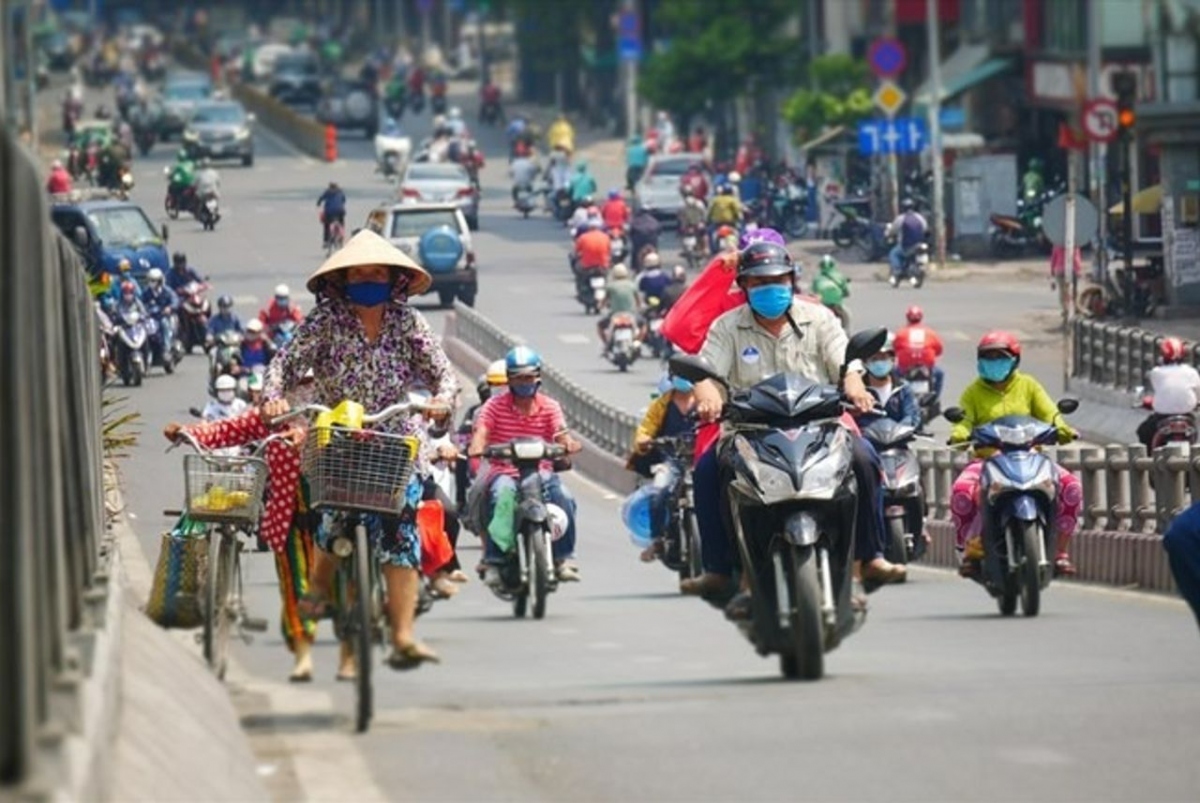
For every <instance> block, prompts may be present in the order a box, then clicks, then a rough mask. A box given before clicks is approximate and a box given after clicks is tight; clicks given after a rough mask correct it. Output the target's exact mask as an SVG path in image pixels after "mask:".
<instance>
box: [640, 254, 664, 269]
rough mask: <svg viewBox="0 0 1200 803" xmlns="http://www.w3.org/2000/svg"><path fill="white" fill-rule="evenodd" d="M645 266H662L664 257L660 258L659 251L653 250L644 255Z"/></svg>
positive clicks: (643, 265)
mask: <svg viewBox="0 0 1200 803" xmlns="http://www.w3.org/2000/svg"><path fill="white" fill-rule="evenodd" d="M642 267H643V268H658V267H662V259H661V258H659V256H658V252H657V251H651V252H650V253H648V254H646V256H644V257H642Z"/></svg>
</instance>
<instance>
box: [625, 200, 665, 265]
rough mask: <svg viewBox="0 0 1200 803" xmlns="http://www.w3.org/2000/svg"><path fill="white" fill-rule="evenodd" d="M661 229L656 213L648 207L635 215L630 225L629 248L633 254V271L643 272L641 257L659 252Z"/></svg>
mask: <svg viewBox="0 0 1200 803" xmlns="http://www.w3.org/2000/svg"><path fill="white" fill-rule="evenodd" d="M659 231H660V227H659V225H658V219H657V218H655V217H654V213H653V212H651V211H650V210H649V209H647V208H646V207H644V206H643V207H641V208H640V209H638V210H637V212H635V213H634V215H633V220H632V221H630V223H629V247H630V249H631V251H632V253H633V269H634V270H641V269H642V264H641V255H642V254H643V253H646V249H647V247H649V248H650V250H653V251H657V250H658V235H659Z"/></svg>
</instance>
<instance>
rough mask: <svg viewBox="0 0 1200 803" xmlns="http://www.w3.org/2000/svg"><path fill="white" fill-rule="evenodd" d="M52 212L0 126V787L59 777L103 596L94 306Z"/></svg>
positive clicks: (33, 786)
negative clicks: (0, 390) (0, 529)
mask: <svg viewBox="0 0 1200 803" xmlns="http://www.w3.org/2000/svg"><path fill="white" fill-rule="evenodd" d="M49 221H50V217H49V210H48V208H47V206H46V202H45V199H44V197H43V193H42V181H41V179H40V178H39V176H38V173H37V169H36V167H35V165H34V162H33V159H32V158H31V155H30V154H29V153H27V152H26V151H25V150H24V149H23V148H22V147H21V146H20V145H18V143H17V141H16V140H15V139H14V138H13V137H12V136H11V134H9V133H8V132H0V284H2V286H3V287H4V292H3V293H0V322H3V325H4V336H3V337H0V350H2V356H0V388H3V395H4V402H3V408H2V409H3V413H4V415H3V420H2V422H0V511H3V516H4V528H3V529H4V535H3V537H0V695H2V696H3V699H0V797H3V796H4V791H5V790H6V789H14V790H15V791H17V793H18V794H23V795H30V796H43V795H48V794H50V791H49V790H51V789H53V788H54V787H55V785H56V784H58V783H61V782H63V777H62V776H63V772H62V765H61V763H59V757H61V755H62V752H61V751H62V750H65V749H66V741H67V740H68V739H69V738H71V737H72V736H75V735H78V733H79V728H80V723H81V722H82V721H83V720H84V719H85V718H86V717H85V716H84V715H83V712H82V711H81V694H82V687H83V683H84V681H85V680H86V679H87V678H88V677H89V675H90V674H91V670H92V668H93V667H92V664H93V658H94V651H93V649H92V647H93V646H94V645H95V643H96V642H95V639H96V634H97V633H98V632H99V631H100V630H101V629H102V628H103V627H104V625H105V623H104V620H103V617H104V610H105V603H106V601H107V596H108V594H107V591H106V582H107V574H106V572H107V567H108V563H107V560H106V557H105V556H106V554H107V551H106V550H107V541H106V539H105V533H106V521H105V512H104V485H103V472H102V455H101V410H100V377H99V370H98V364H97V363H98V359H97V355H98V347H97V343H96V325H95V312H94V309H93V306H92V301H91V297H90V295H89V293H88V290H87V287H86V285H85V282H84V273H83V267H82V266H81V265H80V263H79V261H78V259H77V258H76V256H75V253H74V250H73V248H72V247H71V246H70V245H69V244H68V243H67V242H66V241H65V240H63V239H62V237H60V236H59V235H58V234H57V233H53V229H52V228H51V226H50V222H49Z"/></svg>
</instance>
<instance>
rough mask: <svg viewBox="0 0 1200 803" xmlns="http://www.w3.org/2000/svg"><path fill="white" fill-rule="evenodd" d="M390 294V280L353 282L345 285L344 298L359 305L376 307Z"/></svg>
mask: <svg viewBox="0 0 1200 803" xmlns="http://www.w3.org/2000/svg"><path fill="white" fill-rule="evenodd" d="M391 294H392V283H391V282H355V283H354V284H348V285H346V298H348V299H350V301H351V302H352V303H354V304H358V305H359V306H360V307H378V306H379V305H380V304H382V303H384V302H385V301H387V300H388V297H390V296H391Z"/></svg>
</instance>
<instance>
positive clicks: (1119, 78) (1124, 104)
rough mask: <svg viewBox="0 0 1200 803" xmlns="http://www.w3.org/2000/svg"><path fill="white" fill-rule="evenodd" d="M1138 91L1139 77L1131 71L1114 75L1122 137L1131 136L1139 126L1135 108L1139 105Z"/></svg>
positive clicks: (1114, 88) (1118, 125)
mask: <svg viewBox="0 0 1200 803" xmlns="http://www.w3.org/2000/svg"><path fill="white" fill-rule="evenodd" d="M1137 90H1138V81H1137V75H1135V74H1134V73H1132V72H1129V71H1125V72H1119V73H1113V77H1112V91H1113V94H1114V95H1116V96H1117V128H1118V129H1119V130H1120V132H1121V135H1122V136H1126V137H1128V136H1130V135H1131V134H1132V133H1133V127H1134V125H1136V124H1137V112H1136V111H1134V108H1133V107H1134V104H1135V103H1137Z"/></svg>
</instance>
